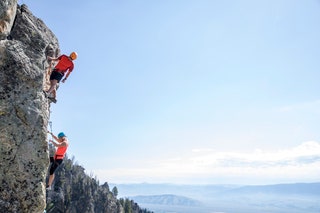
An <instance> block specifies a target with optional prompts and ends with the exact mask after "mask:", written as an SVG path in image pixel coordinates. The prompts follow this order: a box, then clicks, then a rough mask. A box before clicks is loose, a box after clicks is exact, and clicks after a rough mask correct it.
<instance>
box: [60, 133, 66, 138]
mask: <svg viewBox="0 0 320 213" xmlns="http://www.w3.org/2000/svg"><path fill="white" fill-rule="evenodd" d="M62 137H66V135H65V134H64V133H63V132H60V133H59V134H58V138H62Z"/></svg>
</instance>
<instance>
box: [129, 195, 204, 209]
mask: <svg viewBox="0 0 320 213" xmlns="http://www.w3.org/2000/svg"><path fill="white" fill-rule="evenodd" d="M130 199H133V200H134V201H135V202H138V203H144V204H146V203H149V204H157V205H176V206H179V205H183V206H199V205H201V202H199V201H197V200H194V199H190V198H188V197H184V196H177V195H172V194H165V195H149V196H148V195H147V196H144V195H140V196H134V197H130Z"/></svg>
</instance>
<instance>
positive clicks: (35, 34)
mask: <svg viewBox="0 0 320 213" xmlns="http://www.w3.org/2000/svg"><path fill="white" fill-rule="evenodd" d="M58 53H59V46H58V41H57V38H56V37H55V36H54V34H53V33H52V32H51V31H50V30H49V29H48V28H47V27H46V26H45V24H44V23H43V22H42V21H41V20H40V19H37V18H36V17H34V16H33V15H32V14H31V12H30V11H29V10H28V8H27V7H26V6H25V5H22V6H21V7H20V6H18V5H17V1H16V0H11V1H10V0H2V1H0V210H1V212H8V213H9V212H32V213H38V212H39V213H40V212H41V213H42V212H43V210H44V209H45V203H46V202H45V197H46V196H45V178H46V172H47V168H48V164H49V158H48V146H47V141H46V139H47V133H46V131H47V124H48V120H49V107H50V106H49V103H48V101H47V100H46V98H45V97H44V93H43V89H44V86H45V85H44V82H45V83H47V82H46V79H47V70H46V69H47V67H48V63H47V60H46V58H47V56H49V55H50V56H56V55H57V54H58Z"/></svg>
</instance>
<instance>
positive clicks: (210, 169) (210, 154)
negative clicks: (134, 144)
mask: <svg viewBox="0 0 320 213" xmlns="http://www.w3.org/2000/svg"><path fill="white" fill-rule="evenodd" d="M319 168H320V143H319V142H315V141H308V142H304V143H302V144H301V145H299V146H297V147H293V148H290V149H283V150H274V151H263V150H254V151H252V152H233V151H230V152H219V151H215V150H213V149H193V150H191V151H190V153H187V154H181V156H179V155H177V156H175V157H174V158H171V159H165V160H152V159H150V160H149V161H148V160H147V159H146V161H145V162H141V164H140V165H130V168H118V169H112V170H104V169H99V170H95V171H94V172H95V173H96V174H97V175H98V177H99V178H100V179H102V180H105V181H108V182H115V183H130V182H151V183H159V182H166V183H178V184H221V183H223V184H228V183H237V184H271V183H284V182H286V183H288V182H316V181H319V180H320V169H319Z"/></svg>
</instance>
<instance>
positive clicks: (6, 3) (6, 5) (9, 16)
mask: <svg viewBox="0 0 320 213" xmlns="http://www.w3.org/2000/svg"><path fill="white" fill-rule="evenodd" d="M16 8H17V1H16V0H11V1H10V0H2V1H0V39H4V38H6V37H7V36H8V35H9V33H10V29H11V27H12V25H13V21H14V18H15V16H16Z"/></svg>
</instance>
